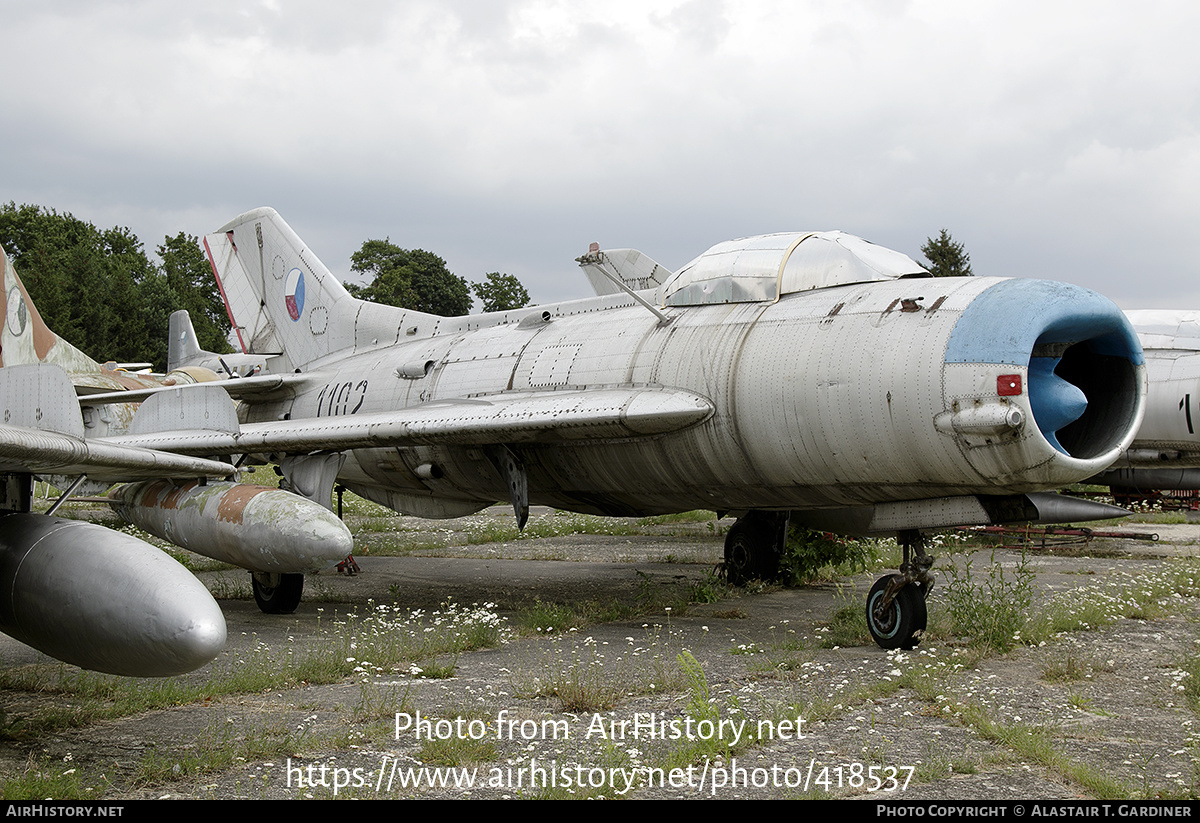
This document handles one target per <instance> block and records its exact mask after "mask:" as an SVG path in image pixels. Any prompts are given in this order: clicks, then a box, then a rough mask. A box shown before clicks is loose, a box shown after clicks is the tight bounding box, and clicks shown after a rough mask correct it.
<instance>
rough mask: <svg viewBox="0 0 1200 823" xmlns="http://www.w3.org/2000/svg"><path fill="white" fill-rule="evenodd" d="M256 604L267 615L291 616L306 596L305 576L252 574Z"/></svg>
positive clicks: (251, 585) (251, 584)
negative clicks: (303, 595)
mask: <svg viewBox="0 0 1200 823" xmlns="http://www.w3.org/2000/svg"><path fill="white" fill-rule="evenodd" d="M250 587H251V588H252V589H254V602H255V603H257V604H258V607H259V608H260V609H262V611H263V612H264V613H266V614H291V613H292V612H294V611H296V607H297V606H299V605H300V596H301V595H302V594H304V575H303V574H270V573H266V572H250Z"/></svg>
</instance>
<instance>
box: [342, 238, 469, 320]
mask: <svg viewBox="0 0 1200 823" xmlns="http://www.w3.org/2000/svg"><path fill="white" fill-rule="evenodd" d="M350 268H351V269H353V270H354V271H356V272H358V273H360V274H364V275H366V276H367V277H369V278H370V282H369V283H368V284H367V285H365V286H358V285H355V284H353V283H347V284H346V289H347V291H349V292H350V293H351V294H352V295H354V296H355V297H357V298H359V299H361V300H370V301H372V302H375V303H384V304H386V305H389V306H402V307H404V308H408V309H416V310H417V311H422V312H426V313H428V314H440V315H442V316H443V317H454V316H457V315H461V314H466V313H467V312H469V311H470V310H471V291H470V289H469V287H468V286H467V281H466V280H464V279H463V278H461V277H458V276H457V275H455V274H453V273H452V272H451V271H450V270H449V269H448V268H446V261H445V260H443V259H442V258H440V257H438V256H437V255H436V254H433V253H432V252H427V251H425V250H423V249H402V248H400V247H399V246H396V245H395V244H393V243H392V242H391V241H390V240H367V241H365V242H364V243H363V244H362V248H360V249H359V250H358V251H356V252H355V253H354V254H353V255H351V257H350Z"/></svg>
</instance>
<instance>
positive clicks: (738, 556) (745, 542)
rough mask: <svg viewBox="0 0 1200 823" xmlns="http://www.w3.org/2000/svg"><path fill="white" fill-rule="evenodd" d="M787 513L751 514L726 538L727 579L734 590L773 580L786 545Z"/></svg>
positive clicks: (733, 528) (742, 519)
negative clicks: (738, 587)
mask: <svg viewBox="0 0 1200 823" xmlns="http://www.w3.org/2000/svg"><path fill="white" fill-rule="evenodd" d="M787 532H788V513H787V512H761V511H751V512H747V513H746V514H744V515H742V516H741V517H739V518H738V521H737V522H736V523H734V524H733V527H732V528H730V529H729V533H728V534H726V535H725V567H724V570H725V579H726V580H728V581H729V582H730V583H732V584H733V585H735V586H744V585H746V583H748V582H750V581H751V580H755V579H758V580H773V579H774V578H775V577H776V576H777V575H778V574H779V556H780V555H781V554H782V553H783V548H784V546H785V545H786V543H787Z"/></svg>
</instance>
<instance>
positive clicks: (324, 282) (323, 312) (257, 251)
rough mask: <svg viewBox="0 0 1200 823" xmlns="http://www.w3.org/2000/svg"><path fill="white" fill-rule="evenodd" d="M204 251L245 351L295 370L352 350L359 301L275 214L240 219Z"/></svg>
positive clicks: (215, 236)
mask: <svg viewBox="0 0 1200 823" xmlns="http://www.w3.org/2000/svg"><path fill="white" fill-rule="evenodd" d="M204 249H205V252H206V253H207V255H208V259H209V262H210V263H211V264H212V268H213V274H214V275H215V276H216V278H217V284H218V286H219V288H220V290H221V296H222V299H223V300H224V301H225V307H226V309H227V310H228V312H229V320H230V322H231V323H232V324H233V328H234V330H235V331H236V332H237V336H238V339H239V341H240V343H241V347H242V351H243V352H245V353H247V354H281V355H283V357H282V358H281V360H282V363H279V364H278V365H277V366H275V368H280V369H287V370H291V369H295V368H299V367H301V366H303V365H305V364H307V363H311V362H312V361H314V360H317V359H319V358H321V357H324V356H325V355H326V354H329V353H330V352H333V351H338V350H340V349H342V348H345V347H346V346H348V345H353V342H354V333H353V330H354V315H355V313H356V306H355V304H356V303H357V302H358V301H356V300H354V298H352V297H351V296H350V295H349V293H348V292H347V291H346V289H345V288H344V287H343V286H342V284H341V283H339V282H338V280H337V278H336V277H334V276H333V274H332V273H331V272H330V271H329V269H327V268H326V267H325V265H324V264H323V263H322V262H321V261H320V260H319V259H317V257H316V255H314V254H313V253H312V252H310V251H309V250H308V248H307V247H306V246H305V245H304V243H303V242H302V241H301V240H300V238H299V237H298V236H296V233H295V232H294V231H292V229H291V227H290V226H288V224H287V223H285V222H284V221H283V219H282V218H281V217H280V216H279V215H278V214H277V213H276V212H275V210H274V209H269V208H262V209H255V210H254V211H251V212H246V213H245V214H243V215H240V216H239V217H236V218H234V219H233V220H232V221H230V222H229V223H227V224H226V225H224V226H222V227H221V228H220V229H218V230H217V231H216V232H214V233H212V234H210V235H208V236H206V237H205V238H204Z"/></svg>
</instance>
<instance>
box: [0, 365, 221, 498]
mask: <svg viewBox="0 0 1200 823" xmlns="http://www.w3.org/2000/svg"><path fill="white" fill-rule="evenodd" d="M0 407H3V409H2V411H0V420H2V421H3V422H0V471H5V472H31V473H35V474H68V475H71V474H87V475H88V476H89V477H92V478H93V479H96V480H113V481H116V480H122V479H125V480H127V479H130V478H148V477H228V476H229V474H230V473H231V471H232V468H231V467H230V466H229V465H227V464H225V463H220V462H217V461H215V460H205V459H200V458H196V457H189V456H187V455H178V454H169V453H167V452H163V451H155V450H152V449H145V448H139V447H128V446H115V445H112V444H109V443H104V442H100V441H97V440H85V439H84V437H83V422H82V419H81V418H80V416H79V406H78V403H77V402H76V400H75V389H74V387H73V386H72V385H71V379H70V378H69V377H68V376H67V373H66V372H65V371H63V370H62V369H61V368H59V367H58V366H54V365H48V364H32V365H22V366H8V367H6V368H3V369H0Z"/></svg>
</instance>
